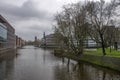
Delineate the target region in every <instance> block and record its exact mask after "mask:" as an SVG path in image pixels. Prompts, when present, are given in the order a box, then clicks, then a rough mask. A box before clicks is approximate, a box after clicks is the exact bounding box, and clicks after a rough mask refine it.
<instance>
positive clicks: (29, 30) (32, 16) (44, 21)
mask: <svg viewBox="0 0 120 80" xmlns="http://www.w3.org/2000/svg"><path fill="white" fill-rule="evenodd" d="M78 1H84V0H0V14H2V15H3V17H5V18H6V19H7V20H8V22H9V23H10V24H11V25H12V26H13V27H14V28H15V30H16V31H15V32H16V34H17V35H18V36H20V37H22V38H23V39H25V40H34V37H35V36H37V37H38V38H42V36H43V32H46V34H50V33H52V32H53V26H52V25H53V22H54V21H53V20H54V15H55V14H56V13H57V12H59V11H60V10H61V9H62V6H63V5H65V4H68V3H76V2H78Z"/></svg>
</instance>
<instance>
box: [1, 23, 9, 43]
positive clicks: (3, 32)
mask: <svg viewBox="0 0 120 80" xmlns="http://www.w3.org/2000/svg"><path fill="white" fill-rule="evenodd" d="M6 40H7V28H6V27H5V26H4V25H2V24H0V42H6Z"/></svg>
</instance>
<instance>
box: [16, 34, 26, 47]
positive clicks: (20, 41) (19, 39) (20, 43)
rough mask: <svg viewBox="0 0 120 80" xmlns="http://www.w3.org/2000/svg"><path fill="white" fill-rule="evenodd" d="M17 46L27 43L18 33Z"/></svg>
mask: <svg viewBox="0 0 120 80" xmlns="http://www.w3.org/2000/svg"><path fill="white" fill-rule="evenodd" d="M15 42H16V48H20V47H22V46H24V45H25V44H26V42H25V40H23V39H22V38H20V37H18V36H17V35H16V41H15Z"/></svg>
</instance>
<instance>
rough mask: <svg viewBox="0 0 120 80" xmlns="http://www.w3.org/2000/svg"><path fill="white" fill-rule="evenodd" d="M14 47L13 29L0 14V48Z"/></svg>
mask: <svg viewBox="0 0 120 80" xmlns="http://www.w3.org/2000/svg"><path fill="white" fill-rule="evenodd" d="M1 48H15V29H14V28H13V27H12V26H11V25H10V24H9V23H8V21H7V20H6V19H5V18H4V17H2V16H1V15H0V49H1Z"/></svg>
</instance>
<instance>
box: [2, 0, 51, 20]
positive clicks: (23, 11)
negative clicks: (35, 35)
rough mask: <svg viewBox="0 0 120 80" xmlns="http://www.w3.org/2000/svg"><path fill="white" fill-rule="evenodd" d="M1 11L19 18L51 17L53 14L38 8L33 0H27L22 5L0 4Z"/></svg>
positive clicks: (41, 18)
mask: <svg viewBox="0 0 120 80" xmlns="http://www.w3.org/2000/svg"><path fill="white" fill-rule="evenodd" d="M0 11H1V12H2V13H5V14H9V15H10V14H11V15H12V16H15V17H17V18H18V19H30V18H36V19H40V20H43V19H51V16H50V15H49V13H48V12H47V11H44V10H38V9H37V8H36V7H35V4H34V2H32V1H31V0H28V1H26V2H25V3H24V4H23V5H22V6H20V7H19V6H15V5H10V4H0Z"/></svg>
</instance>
